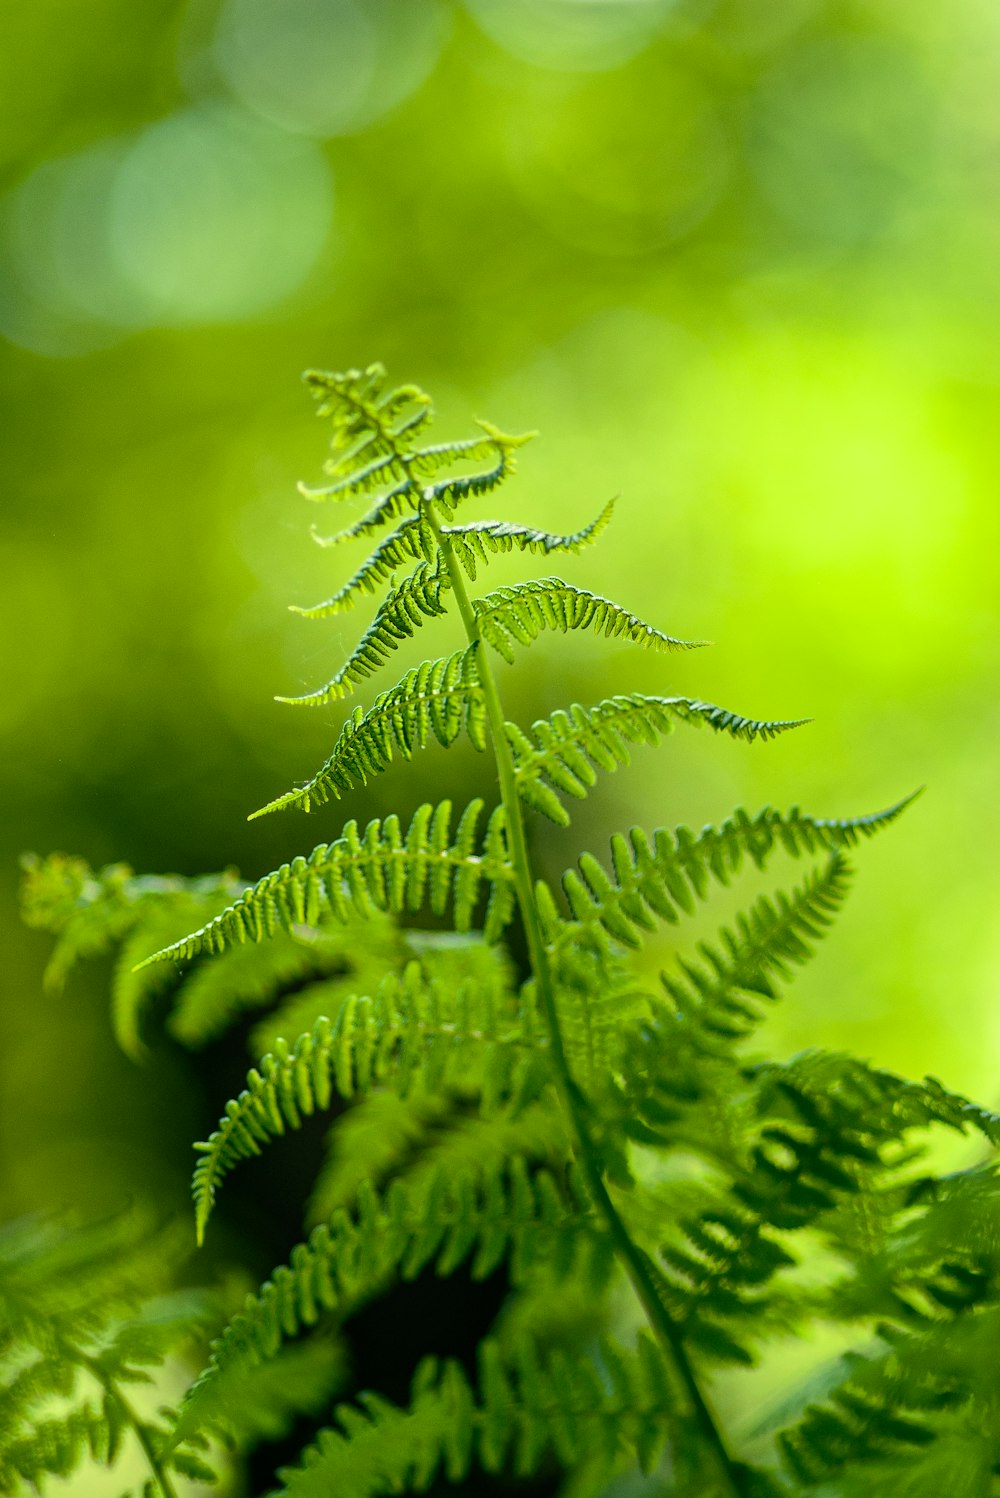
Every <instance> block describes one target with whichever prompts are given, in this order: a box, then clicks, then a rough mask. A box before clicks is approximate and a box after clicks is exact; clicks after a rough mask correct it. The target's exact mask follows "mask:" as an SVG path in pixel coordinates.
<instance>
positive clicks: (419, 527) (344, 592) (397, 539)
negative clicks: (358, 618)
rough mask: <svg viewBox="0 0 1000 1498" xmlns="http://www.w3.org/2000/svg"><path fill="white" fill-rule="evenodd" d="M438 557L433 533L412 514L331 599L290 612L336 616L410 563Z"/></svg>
mask: <svg viewBox="0 0 1000 1498" xmlns="http://www.w3.org/2000/svg"><path fill="white" fill-rule="evenodd" d="M436 555H437V541H436V539H435V536H434V532H433V531H432V530H431V528H430V526H429V525H428V524H427V522H426V520H424V519H423V517H422V516H419V515H413V516H411V517H410V518H409V519H408V520H404V521H403V522H402V523H401V524H400V525H398V526H397V527H396V529H395V530H394V531H393V533H392V535H391V536H387V537H386V539H385V540H384V541H383V542H382V544H381V545H380V546H377V547H376V549H375V550H374V551H373V552H372V554H371V556H370V557H369V558H368V560H367V562H365V563H364V564H363V566H361V567H359V568H358V570H357V572H355V574H354V576H353V577H352V578H350V579H349V580H348V581H347V582H346V583H345V584H344V586H343V587H342V588H340V589H338V591H337V592H336V593H334V594H333V596H332V597H331V598H328V599H326V601H325V602H324V603H314V604H312V605H311V607H309V608H302V607H300V606H299V605H298V604H292V605H290V607H291V612H292V613H293V614H301V616H302V617H303V618H304V619H328V618H330V617H331V616H332V615H334V614H342V613H345V612H346V611H347V610H348V609H350V608H353V607H354V605H355V603H356V602H357V601H358V597H359V595H360V594H362V593H375V592H377V591H378V587H379V584H380V583H383V582H385V581H386V580H387V579H388V578H391V577H392V576H393V575H394V574H395V573H396V572H398V571H399V569H400V567H404V566H406V565H407V564H408V563H409V562H420V561H424V562H433V561H434V559H435V556H436Z"/></svg>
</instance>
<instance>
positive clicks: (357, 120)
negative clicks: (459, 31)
mask: <svg viewBox="0 0 1000 1498" xmlns="http://www.w3.org/2000/svg"><path fill="white" fill-rule="evenodd" d="M447 31H448V18H447V13H446V12H445V10H444V7H443V6H442V5H441V4H440V3H439V0H283V3H282V4H281V5H276V4H275V3H274V0H227V4H226V5H225V6H224V8H223V10H222V13H221V15H220V17H219V22H218V26H217V28H216V31H215V36H214V39H213V42H212V56H213V61H214V63H215V66H216V68H217V70H218V72H219V74H220V76H221V78H222V80H223V81H224V83H225V84H226V87H227V88H228V89H230V91H231V92H232V93H233V94H234V95H235V97H236V98H238V99H239V101H240V103H241V104H242V105H243V106H244V107H245V108H247V109H250V110H253V111H254V113H256V114H258V115H260V116H261V118H263V119H266V120H270V121H271V122H272V123H273V124H275V125H280V126H281V127H282V128H283V129H286V130H293V131H299V132H301V133H303V134H305V135H313V136H317V137H329V136H335V135H342V134H345V133H348V132H350V131H355V130H360V129H362V128H364V126H366V125H369V124H371V123H372V121H373V120H376V119H378V118H379V117H380V116H381V115H383V114H385V113H386V112H387V111H388V110H389V109H392V108H393V107H394V106H395V105H397V104H399V103H400V102H401V101H402V100H403V99H405V98H406V97H407V96H408V95H409V94H411V93H412V92H413V91H414V90H415V89H416V88H417V87H418V86H419V85H420V84H421V83H422V82H423V80H424V78H425V77H426V76H427V74H428V72H429V71H430V69H431V67H432V66H433V64H434V63H435V61H436V60H437V57H438V54H439V52H440V50H441V46H442V44H443V42H444V39H445V37H446V35H447Z"/></svg>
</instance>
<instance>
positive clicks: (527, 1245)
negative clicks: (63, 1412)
mask: <svg viewBox="0 0 1000 1498" xmlns="http://www.w3.org/2000/svg"><path fill="white" fill-rule="evenodd" d="M505 1259H506V1260H507V1261H508V1265H509V1271H510V1273H511V1275H512V1276H513V1277H514V1279H515V1280H518V1279H519V1278H520V1277H521V1276H523V1275H524V1274H526V1273H527V1272H528V1270H529V1269H530V1268H531V1267H533V1266H534V1265H535V1264H536V1263H540V1262H544V1263H552V1264H555V1265H557V1266H558V1268H559V1270H560V1272H561V1273H563V1274H570V1273H572V1274H574V1275H582V1277H583V1279H584V1281H585V1282H586V1283H588V1284H589V1285H590V1286H591V1290H592V1293H596V1290H597V1289H598V1288H599V1287H600V1286H602V1285H603V1284H604V1283H605V1282H606V1280H607V1277H608V1275H609V1273H610V1271H611V1265H612V1262H613V1255H612V1249H611V1244H610V1240H609V1238H608V1235H607V1233H606V1231H605V1230H604V1229H603V1228H602V1227H601V1225H600V1224H599V1222H597V1221H596V1220H595V1218H594V1217H593V1213H592V1209H591V1208H590V1206H589V1204H588V1203H587V1202H586V1200H585V1197H584V1195H583V1193H582V1191H581V1190H580V1188H579V1187H577V1186H576V1185H575V1182H574V1180H573V1178H572V1177H571V1176H570V1177H563V1178H562V1179H559V1178H557V1177H556V1176H554V1175H551V1174H549V1173H548V1172H546V1171H536V1172H534V1173H532V1172H530V1171H529V1170H528V1168H527V1167H526V1166H525V1164H524V1163H523V1162H522V1161H520V1160H518V1159H517V1158H516V1157H515V1158H513V1159H511V1160H509V1161H506V1162H505V1163H504V1167H503V1169H502V1170H489V1171H485V1172H482V1171H480V1172H476V1173H469V1174H467V1175H456V1174H455V1173H454V1172H453V1171H450V1170H441V1171H439V1172H436V1173H435V1174H434V1176H433V1177H431V1178H430V1179H429V1180H425V1181H422V1182H420V1183H419V1184H418V1185H416V1186H411V1185H410V1184H409V1183H407V1182H406V1181H401V1180H397V1181H393V1182H392V1183H391V1185H390V1186H389V1188H388V1190H387V1191H386V1192H384V1193H378V1192H376V1191H375V1190H374V1189H373V1188H372V1187H371V1186H368V1185H365V1186H363V1187H362V1188H361V1189H360V1190H359V1191H358V1193H357V1198H356V1203H355V1206H354V1210H353V1212H351V1213H350V1214H348V1213H347V1212H343V1211H338V1212H335V1213H334V1214H333V1215H332V1217H331V1218H330V1221H329V1223H324V1224H322V1225H321V1226H320V1227H317V1228H316V1229H314V1231H313V1232H312V1233H311V1235H310V1236H309V1238H308V1240H307V1241H306V1242H305V1243H302V1244H300V1245H299V1246H298V1247H297V1248H296V1249H295V1250H294V1251H293V1253H292V1256H291V1259H290V1261H289V1263H288V1264H287V1265H283V1266H282V1267H281V1268H279V1269H277V1270H276V1271H275V1272H274V1274H273V1275H272V1276H271V1278H270V1279H269V1280H267V1281H266V1282H265V1284H263V1285H262V1286H261V1288H260V1289H259V1290H258V1291H257V1293H256V1294H255V1295H253V1296H250V1297H248V1299H247V1301H246V1304H245V1305H244V1308H243V1310H242V1311H240V1312H239V1314H238V1315H236V1316H235V1317H233V1318H232V1319H231V1320H230V1321H229V1323H228V1324H227V1325H226V1327H225V1329H224V1331H223V1332H222V1334H221V1336H220V1337H219V1338H218V1339H217V1340H216V1342H215V1343H214V1344H213V1349H212V1358H211V1361H210V1363H209V1365H208V1368H207V1369H206V1371H205V1373H204V1374H203V1375H202V1377H201V1378H200V1379H199V1380H198V1382H197V1383H196V1384H195V1385H194V1386H193V1388H192V1390H191V1393H190V1395H189V1396H188V1401H187V1404H186V1407H185V1410H184V1412H183V1415H182V1422H181V1429H182V1430H186V1429H188V1428H197V1427H198V1426H199V1425H200V1424H202V1423H205V1422H207V1421H209V1420H210V1419H211V1418H212V1416H211V1412H212V1411H213V1410H214V1409H215V1408H216V1407H217V1405H218V1404H219V1402H220V1401H224V1402H227V1403H228V1401H229V1400H231V1399H232V1398H233V1397H234V1391H236V1390H238V1386H239V1383H240V1381H241V1379H242V1377H243V1374H244V1372H245V1370H246V1368H247V1367H248V1366H251V1365H253V1364H254V1363H257V1362H260V1361H262V1360H265V1359H268V1358H271V1357H273V1356H274V1355H275V1354H276V1352H277V1351H278V1349H279V1348H280V1347H281V1346H282V1344H283V1343H284V1342H285V1341H286V1340H287V1339H289V1338H292V1337H295V1336H297V1335H298V1334H299V1333H300V1332H301V1331H302V1330H303V1329H304V1328H307V1327H311V1326H313V1325H315V1324H316V1322H317V1321H318V1320H319V1319H320V1318H321V1317H322V1316H324V1315H325V1316H327V1317H331V1316H332V1317H333V1318H334V1320H336V1321H341V1320H343V1319H344V1318H346V1317H347V1316H350V1315H352V1314H353V1313H354V1312H355V1311H356V1310H357V1309H358V1308H359V1307H360V1306H362V1305H364V1304H365V1302H366V1301H367V1300H369V1299H370V1298H371V1296H372V1295H374V1294H375V1293H377V1292H378V1291H381V1290H382V1289H384V1288H385V1286H386V1284H387V1283H388V1282H389V1281H390V1280H391V1279H393V1278H396V1277H400V1276H401V1277H402V1278H403V1279H414V1278H416V1276H417V1275H418V1274H420V1273H421V1271H422V1270H424V1269H425V1268H426V1267H428V1266H430V1265H432V1266H433V1268H434V1272H435V1273H436V1274H438V1275H449V1274H453V1273H454V1272H455V1271H456V1270H457V1269H459V1268H460V1267H461V1266H462V1265H464V1264H469V1266H470V1273H471V1274H472V1276H473V1277H474V1278H477V1279H484V1278H486V1277H487V1276H488V1275H489V1274H491V1273H492V1272H493V1271H494V1270H495V1269H496V1268H497V1266H498V1265H499V1264H500V1263H502V1262H503V1261H504V1260H505Z"/></svg>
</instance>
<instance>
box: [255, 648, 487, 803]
mask: <svg viewBox="0 0 1000 1498" xmlns="http://www.w3.org/2000/svg"><path fill="white" fill-rule="evenodd" d="M463 728H464V729H465V731H466V733H467V734H468V735H469V738H470V740H471V741H472V743H473V744H474V746H475V747H476V748H477V749H479V750H483V749H485V748H486V706H485V701H484V698H483V692H482V687H481V686H480V684H479V675H478V672H477V670H476V657H475V652H474V651H471V650H468V649H465V650H456V651H455V653H454V654H453V655H449V656H445V657H443V658H442V659H439V660H436V661H423V662H422V663H421V664H420V665H419V666H415V667H414V668H413V669H412V670H411V671H407V673H406V675H405V676H404V677H403V678H402V679H401V680H400V681H399V682H397V684H396V685H395V686H394V687H390V688H389V690H388V691H386V692H383V693H382V694H381V695H380V696H379V697H376V699H375V701H374V703H373V704H372V706H371V707H370V708H369V710H368V712H367V713H366V712H364V711H363V709H361V708H357V709H355V711H354V713H353V715H352V716H351V717H350V718H349V719H348V721H347V722H346V723H345V724H344V727H343V728H342V729H341V731H340V736H339V738H338V739H337V742H336V744H335V745H334V746H333V753H332V754H331V755H330V758H329V759H328V760H327V761H326V763H325V764H324V765H323V767H322V769H320V770H317V772H316V774H315V775H314V776H313V778H312V779H311V780H310V781H309V782H308V783H307V784H306V785H304V786H301V787H299V788H297V789H296V790H293V791H287V792H286V793H285V795H283V796H279V797H278V798H277V799H276V800H274V801H270V802H268V804H267V806H262V807H261V808H260V810H259V811H255V812H253V813H252V814H251V816H250V821H253V819H254V818H255V817H262V816H264V815H265V814H266V813H267V812H271V811H280V810H282V809H283V808H284V807H286V806H301V808H302V810H303V811H309V810H310V809H311V808H312V807H313V806H314V805H315V806H323V805H325V803H326V802H327V801H329V799H330V797H331V796H335V797H336V798H337V799H338V800H339V799H340V798H341V796H342V795H344V794H345V793H346V792H348V791H351V790H354V789H355V788H356V787H357V786H359V785H367V783H368V781H369V779H370V778H371V777H372V776H375V775H379V774H381V772H382V771H383V770H385V769H386V767H387V766H388V765H389V764H390V762H391V760H392V757H393V753H394V751H398V753H399V754H400V756H401V757H402V758H403V759H405V760H408V759H412V758H413V756H414V754H415V753H416V751H417V750H418V749H423V748H425V747H426V746H427V744H428V743H429V742H430V739H431V736H432V735H433V736H434V738H435V739H436V740H437V742H438V743H439V744H441V745H443V746H444V747H445V748H447V747H448V746H449V745H450V744H453V743H454V742H455V740H456V738H457V737H458V735H459V733H460V732H461V730H462V729H463Z"/></svg>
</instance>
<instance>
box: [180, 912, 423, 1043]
mask: <svg viewBox="0 0 1000 1498" xmlns="http://www.w3.org/2000/svg"><path fill="white" fill-rule="evenodd" d="M188 929H190V927H189V928H188ZM162 945H163V944H162V943H160V949H161V950H162ZM154 950H155V949H154ZM398 958H399V941H398V934H397V933H396V931H395V929H394V927H393V926H392V924H391V923H390V921H389V920H388V918H384V919H381V920H380V919H374V918H369V919H367V920H362V919H361V918H360V917H358V916H355V918H354V919H353V920H349V921H348V922H347V923H346V924H343V925H341V924H339V923H338V924H337V925H333V926H330V925H327V926H322V927H320V929H319V930H314V929H312V928H307V927H305V926H302V927H298V928H296V929H295V930H293V931H291V932H286V931H280V932H277V933H276V934H275V935H274V936H273V937H272V938H271V939H270V940H268V941H266V942H263V943H262V944H261V946H260V947H256V946H254V947H239V946H238V947H230V948H229V949H228V950H227V951H226V952H224V953H222V955H221V956H219V957H216V958H214V959H213V960H212V961H211V962H205V963H202V964H200V965H199V966H198V967H196V968H195V969H194V971H193V972H192V973H191V974H190V976H189V977H187V978H186V979H185V980H184V982H183V983H182V985H181V987H180V990H179V992H178V995H177V1001H176V1004H175V1006H174V1009H173V1012H172V1013H171V1015H170V1017H169V1019H168V1021H167V1028H168V1029H169V1031H170V1033H171V1034H172V1035H173V1036H174V1038H175V1039H176V1040H179V1041H180V1042H181V1044H182V1045H185V1046H188V1047H190V1048H192V1049H199V1048H200V1047H202V1046H204V1045H206V1044H207V1043H208V1042H209V1041H210V1040H214V1039H215V1038H216V1036H218V1035H220V1034H222V1032H223V1031H225V1030H226V1029H228V1028H229V1027H230V1026H231V1025H232V1024H234V1023H235V1022H236V1021H237V1020H238V1019H240V1018H241V1017H242V1016H243V1015H245V1014H246V1013H247V1012H249V1011H253V1010H256V1009H265V1008H268V1007H269V1006H270V1005H271V1004H273V1003H274V1002H275V1001H276V1000H277V999H279V998H280V997H281V995H282V994H283V993H284V992H285V991H286V990H289V989H293V990H301V989H302V988H304V987H305V986H306V985H308V984H310V983H311V982H314V981H316V980H320V979H327V980H330V979H334V980H339V981H340V982H342V983H344V984H352V983H354V982H355V979H356V978H358V977H359V975H361V974H364V975H365V976H366V977H367V974H368V973H369V972H371V971H372V970H373V969H375V970H377V971H378V974H379V977H381V976H382V975H383V974H384V973H385V972H386V971H387V970H388V969H389V968H390V967H392V966H394V965H395V963H396V962H397V961H398ZM152 971H153V972H155V971H156V968H153V969H152ZM345 991H346V990H345ZM293 1033H295V1034H297V1033H298V1031H294V1032H293Z"/></svg>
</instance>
